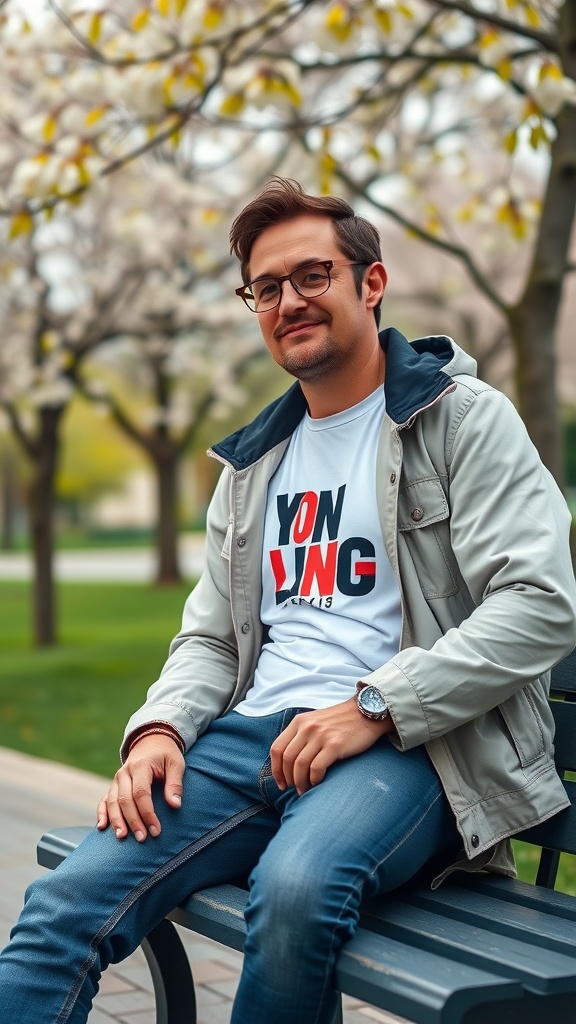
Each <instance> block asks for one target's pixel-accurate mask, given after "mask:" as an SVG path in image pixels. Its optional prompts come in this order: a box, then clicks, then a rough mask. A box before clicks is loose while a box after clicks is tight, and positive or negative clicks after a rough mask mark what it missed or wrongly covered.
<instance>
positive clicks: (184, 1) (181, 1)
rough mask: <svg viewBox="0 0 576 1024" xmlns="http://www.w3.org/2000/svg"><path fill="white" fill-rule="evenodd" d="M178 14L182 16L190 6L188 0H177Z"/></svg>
mask: <svg viewBox="0 0 576 1024" xmlns="http://www.w3.org/2000/svg"><path fill="white" fill-rule="evenodd" d="M175 7H176V14H177V15H178V17H180V15H181V14H184V11H185V10H186V8H187V7H188V0H175Z"/></svg>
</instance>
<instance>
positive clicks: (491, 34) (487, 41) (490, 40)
mask: <svg viewBox="0 0 576 1024" xmlns="http://www.w3.org/2000/svg"><path fill="white" fill-rule="evenodd" d="M497 42H498V33H497V32H496V31H495V30H494V29H493V28H489V29H486V31H485V32H482V34H481V36H480V38H479V40H478V43H479V45H480V46H481V47H482V48H484V47H486V46H493V45H494V43H497Z"/></svg>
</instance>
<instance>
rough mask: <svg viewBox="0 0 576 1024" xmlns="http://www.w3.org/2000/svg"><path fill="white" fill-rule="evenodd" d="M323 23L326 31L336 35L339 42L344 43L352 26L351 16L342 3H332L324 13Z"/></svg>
mask: <svg viewBox="0 0 576 1024" xmlns="http://www.w3.org/2000/svg"><path fill="white" fill-rule="evenodd" d="M325 24H326V28H327V29H328V31H329V32H331V33H332V35H334V36H336V39H337V40H338V42H339V43H345V42H346V40H347V39H348V38H349V36H350V34H351V32H352V28H353V21H352V16H351V13H350V10H349V8H348V6H347V5H346V4H343V3H336V4H332V7H331V8H330V10H329V11H328V14H327V15H326V22H325Z"/></svg>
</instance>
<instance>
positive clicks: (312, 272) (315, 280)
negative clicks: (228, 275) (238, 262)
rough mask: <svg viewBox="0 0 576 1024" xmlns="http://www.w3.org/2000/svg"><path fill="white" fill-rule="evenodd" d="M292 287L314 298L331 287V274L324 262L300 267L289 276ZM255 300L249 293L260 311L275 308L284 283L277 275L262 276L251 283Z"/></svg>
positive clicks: (249, 300)
mask: <svg viewBox="0 0 576 1024" xmlns="http://www.w3.org/2000/svg"><path fill="white" fill-rule="evenodd" d="M289 280H290V282H291V284H292V287H293V288H295V290H296V291H297V292H298V294H299V295H302V296H304V297H305V298H312V297H313V296H316V295H322V294H323V292H325V291H327V290H328V288H329V287H330V274H329V271H328V270H327V269H326V267H323V266H322V264H320V263H318V264H314V265H313V266H308V267H299V268H298V269H297V270H295V271H294V272H293V273H292V274H290V278H289ZM250 289H251V291H252V295H253V300H252V301H251V299H250V296H249V295H247V296H246V297H247V299H248V302H249V303H250V306H251V307H252V308H254V309H255V310H256V312H258V313H263V312H265V311H266V310H267V309H273V308H274V306H277V305H278V303H279V302H280V296H281V289H282V285H281V283H280V282H279V281H277V280H276V278H275V277H261V278H260V279H259V280H258V281H253V282H252V284H251V285H250Z"/></svg>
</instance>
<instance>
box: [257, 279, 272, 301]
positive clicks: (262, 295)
mask: <svg viewBox="0 0 576 1024" xmlns="http://www.w3.org/2000/svg"><path fill="white" fill-rule="evenodd" d="M277 289H278V285H277V284H276V281H258V282H257V284H255V285H254V286H253V292H254V295H255V296H256V298H257V299H259V300H261V299H270V298H271V297H272V296H273V295H275V294H276V291H277Z"/></svg>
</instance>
